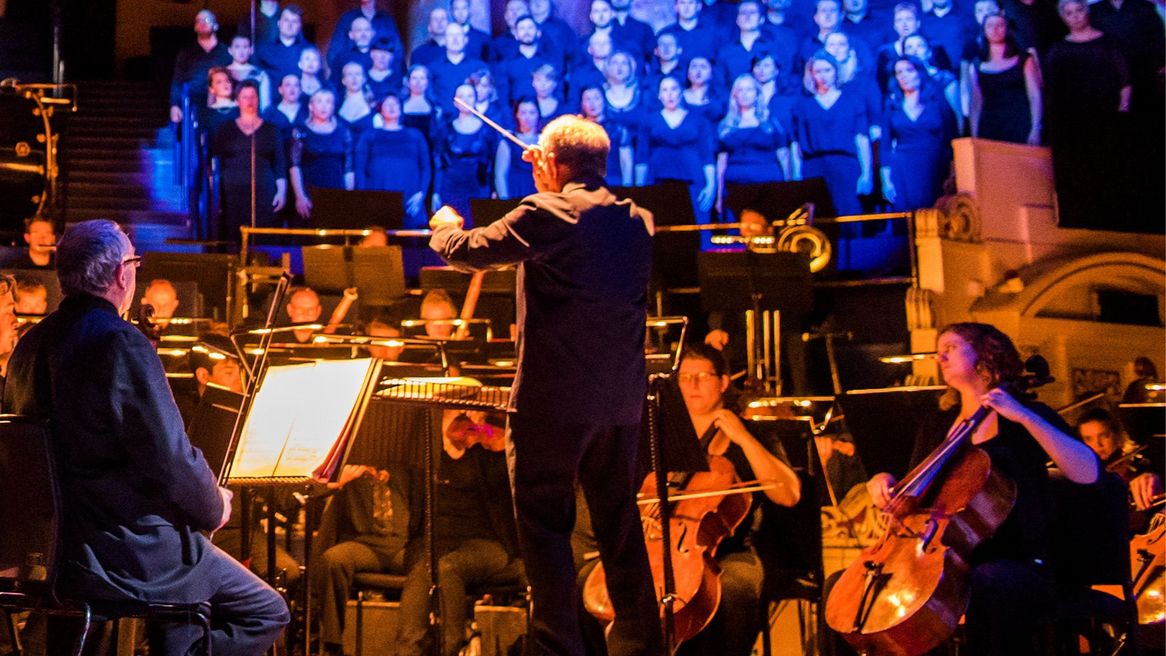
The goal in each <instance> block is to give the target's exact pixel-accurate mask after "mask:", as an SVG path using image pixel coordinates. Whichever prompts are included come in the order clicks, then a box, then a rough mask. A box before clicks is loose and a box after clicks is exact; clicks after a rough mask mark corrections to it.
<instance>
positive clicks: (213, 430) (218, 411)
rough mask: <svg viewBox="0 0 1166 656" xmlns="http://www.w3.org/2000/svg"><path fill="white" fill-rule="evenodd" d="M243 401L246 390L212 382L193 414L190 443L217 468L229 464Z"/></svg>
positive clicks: (187, 430) (214, 468)
mask: <svg viewBox="0 0 1166 656" xmlns="http://www.w3.org/2000/svg"><path fill="white" fill-rule="evenodd" d="M242 402H243V395H242V394H238V393H236V392H232V391H231V390H229V389H227V388H225V387H219V386H218V385H214V384H209V385H207V386H206V391H204V392H203V395H202V398H201V399H199V402H198V407H197V408H195V411H194V416H192V417H191V418H190V426H188V427H187V429H186V432H187V434H188V435H190V443H191V444H192V445H194V446H196V447H198V448H199V449H200V450H201V451H202V455H203V457H204V458H206V462H207V464H208V465H210V468H211V471H213V472H216V473H217V472H221V471H223V470H225V469H226V467H227V453H228V451H230V446H231V430H232V429H234V427H235V419H236V418H237V417H238V416H239V406H240V405H241V404H242Z"/></svg>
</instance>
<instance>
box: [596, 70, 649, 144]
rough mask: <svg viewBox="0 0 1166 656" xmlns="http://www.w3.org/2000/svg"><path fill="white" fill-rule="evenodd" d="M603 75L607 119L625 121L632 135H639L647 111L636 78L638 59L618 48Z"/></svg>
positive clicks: (624, 124)
mask: <svg viewBox="0 0 1166 656" xmlns="http://www.w3.org/2000/svg"><path fill="white" fill-rule="evenodd" d="M603 75H604V79H605V81H604V83H603V99H604V101H605V102H606V103H607V107H606V108H605V110H604V113H606V114H607V119H608V120H609V121H615V122H617V123H620V124H622V125H623V126H624V127H626V128H627V129H628V130H630V131H631V132H632V134H633V135H634V134H637V133H638V132H639V130H640V126H641V125H642V124H643V122H644V118H645V116H646V114H647V112H646V111H645V106H644V105H645V103H644V97H643V94H641V93H640V85H639V83H638V82H637V78H636V60H635V58H634V57H632V56H631V55H629V54H628V53H627V52H625V51H623V50H616V51H615V52H613V53H611V56H610V57H608V58H607V66H606V67H604V69H603Z"/></svg>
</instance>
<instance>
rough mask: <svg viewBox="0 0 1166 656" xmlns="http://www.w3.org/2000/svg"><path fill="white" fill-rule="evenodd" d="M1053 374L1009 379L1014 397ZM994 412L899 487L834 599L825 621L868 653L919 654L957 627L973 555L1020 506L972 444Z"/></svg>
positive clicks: (974, 419) (975, 418)
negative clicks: (877, 533)
mask: <svg viewBox="0 0 1166 656" xmlns="http://www.w3.org/2000/svg"><path fill="white" fill-rule="evenodd" d="M1048 380H1049V379H1048V378H1047V369H1046V370H1045V372H1044V376H1041V375H1037V376H1034V377H1032V378H1021V379H1019V380H1017V381H1014V382H1012V383H1010V384H1009V385H1007V386H1006V387H1008V388H1009V391H1010V392H1011V393H1013V394H1014V395H1017V394H1020V393H1022V392H1023V391H1024V390H1026V389H1030V388H1032V387H1036V386H1037V385H1040V384H1044V383H1045V382H1047V381H1048ZM992 413H993V410H991V409H990V408H988V407H981V408H979V409H978V410H977V411H976V412H975V413H974V414H973V415H972V416H971V417H968V418H967V419H965V420H964V421H963V422H961V423H960V424H958V425H957V426H956V427H955V429H954V430H952V431H951V433H950V434H949V435H948V436H947V438H945V439H944V441H943V442H942V443H941V444H940V445H939V447H937V448H936V449H935V451H933V452H932V453H931V454H930V455H929V456H928V457H927V459H925V460H924V461H923V462H921V463H920V464H919V465H918V466H917V467H915V469H913V470H911V472H910V473H909V474H907V476H906V477H904V479H903V480H902V481H901V482H900V483H898V484H896V485H895V486H894V487H893V488H892V490H891V498H890V501H889V503H888V504H887V506H886V508H884V512H885V514H886V516H887V518H888V526H887V529H886V531H885V532H884V533H883V535H882V537H881V538H880V539H879V541H878V542H876V543H875V544H874V545H872V546H870V547H867V548H866V549H864V550H863V551H862V553H861V554H859V557H858V559H857V560H856V561H855V562H854V563H852V564H851V565H850V566H849V567H848V568H847V569H846V570H845V572H844V573H843V574H842V577H841V578H840V579H839V580H838V582H837V583H836V584H835V586H834V588H833V589H832V590H831V592H830V596H829V598H828V599H827V600H826V613H825V615H826V623H827V624H828V625H829V626H830V628H832V629H834V630H835V631H837V632H838V633H840V634H842V636H843V637H844V638H845V639H846V641H847V642H849V643H850V644H851V645H852V646H854V648H855V649H856V650H858V651H859V653H862V654H867V655H875V654H895V655H896V656H916V655H918V654H923V653H924V652H927V651H928V650H930V649H933V648H935V647H937V646H938V645H939V644H941V643H942V642H943V641H944V640H946V639H947V638H948V637H949V636H951V634H952V633H953V632H954V631H955V628H956V626H957V625H958V624H959V620H960V617H961V616H962V615H963V614H964V611H965V610H966V609H967V606H968V601H969V593H970V570H971V566H970V565H969V564H968V559H969V557H970V556H971V554H972V552H973V551H974V550H975V548H976V546H977V545H979V544H980V543H981V542H983V541H984V540H986V539H988V538H989V537H991V536H992V534H993V533H995V532H996V529H997V528H999V527H1000V525H1001V524H1003V523H1004V520H1005V519H1007V517H1008V515H1009V513H1010V512H1011V511H1012V507H1013V505H1014V504H1015V503H1016V485H1015V483H1013V482H1012V481H1011V480H1009V479H1008V478H1006V477H1005V476H1004V475H1002V474H1001V473H1000V472H999V471H995V470H993V469H992V462H991V459H990V458H989V456H988V454H987V453H986V452H985V451H983V450H982V449H980V448H978V447H976V446H974V445H973V444H972V443H971V438H972V436H973V435H974V434H975V432H976V429H977V428H979V427H980V425H981V424H982V423H983V422H984V421H985V420H987V419H988V418H989V417H990V416H991V415H992Z"/></svg>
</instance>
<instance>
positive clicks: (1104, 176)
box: [1044, 35, 1160, 230]
mask: <svg viewBox="0 0 1166 656" xmlns="http://www.w3.org/2000/svg"><path fill="white" fill-rule="evenodd" d="M1044 73H1045V115H1046V116H1047V117H1048V118H1047V120H1046V121H1045V125H1046V127H1047V129H1048V136H1049V144H1050V145H1051V146H1052V150H1053V174H1054V177H1055V182H1056V188H1057V209H1058V213H1059V217H1058V219H1059V222H1060V225H1062V226H1065V227H1080V228H1098V229H1110V230H1113V229H1120V228H1121V227H1122V224H1123V222H1126V221H1131V220H1133V221H1136V220H1137V219H1136V216H1137V212H1136V204H1137V203H1136V198H1134V194H1132V193H1130V191H1129V187H1130V186H1131V181H1132V180H1134V179H1135V178H1136V168H1135V167H1136V163H1135V162H1134V161H1133V160H1132V158H1130V157H1129V156H1128V153H1129V150H1128V148H1127V146H1128V142H1127V139H1128V135H1126V134H1125V128H1126V126H1125V119H1126V116H1125V115H1124V114H1122V113H1120V112H1118V106H1119V105H1120V102H1121V89H1122V87H1125V86H1127V85H1129V79H1130V78H1129V73H1128V71H1127V68H1126V63H1125V59H1124V58H1123V57H1122V55H1121V52H1120V51H1119V50H1118V47H1117V44H1116V42H1114V41H1113V39H1111V38H1110V37H1109V36H1106V35H1102V36H1101V37H1098V38H1096V39H1093V40H1092V41H1086V42H1083V43H1077V42H1072V41H1068V40H1062V41H1058V42H1057V43H1055V44H1053V47H1052V48H1050V49H1049V54H1048V57H1047V59H1046V61H1045V66H1044ZM1159 218H1160V217H1159Z"/></svg>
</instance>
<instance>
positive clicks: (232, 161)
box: [211, 121, 287, 241]
mask: <svg viewBox="0 0 1166 656" xmlns="http://www.w3.org/2000/svg"><path fill="white" fill-rule="evenodd" d="M252 138H254V143H255V225H256V226H259V227H270V226H273V225H275V217H274V213H273V212H272V207H271V203H272V200H273V198H274V197H275V181H276V180H283V179H286V177H285V176H286V171H287V160H286V157H285V155H284V148H283V140H282V139H281V137H280V133H279V129H278V128H276V127H275V125H273V124H271V123H268V122H267V121H264V122H263V123H262V124H260V126H259V128H258V129H257V130H256V131H255V133H254V134H253V135H250V136H249V135H247V134H244V133H243V131H242V130H240V129H239V124H238V123H236V122H235V121H230V122H228V123H225V124H223V126H222V127H220V128H219V131H218V132H216V133H215V137H214V141H213V142H212V144H211V154H212V155H213V156H214V157H218V158H219V188H220V190H221V195H222V209H223V221H222V225H223V227H224V235H223V236H224V238H226V239H228V240H230V241H235V240H237V239H238V238H239V227H240V226H244V225H251V204H252V202H251V190H252V187H251V143H252Z"/></svg>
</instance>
